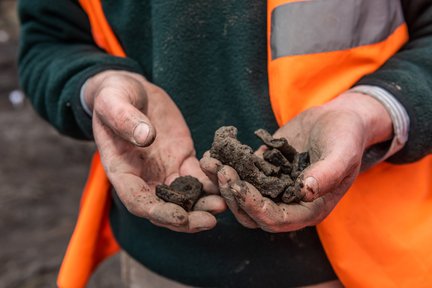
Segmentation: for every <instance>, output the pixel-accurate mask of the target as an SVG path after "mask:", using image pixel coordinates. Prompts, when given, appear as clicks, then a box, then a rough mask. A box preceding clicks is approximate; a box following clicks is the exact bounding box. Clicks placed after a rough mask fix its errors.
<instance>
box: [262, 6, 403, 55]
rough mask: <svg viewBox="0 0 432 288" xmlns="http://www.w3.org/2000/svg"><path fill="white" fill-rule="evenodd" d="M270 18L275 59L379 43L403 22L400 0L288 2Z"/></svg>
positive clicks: (271, 40)
mask: <svg viewBox="0 0 432 288" xmlns="http://www.w3.org/2000/svg"><path fill="white" fill-rule="evenodd" d="M270 20H271V33H270V47H271V55H272V59H273V60H274V59H277V58H280V57H284V56H292V55H301V54H312V53H321V52H327V51H337V50H346V49H350V48H354V47H358V46H363V45H369V44H374V43H378V42H381V41H383V40H385V39H387V37H388V36H389V35H390V34H392V33H393V32H394V31H395V30H396V28H397V27H399V26H400V25H401V24H403V23H404V18H403V15H402V9H400V2H399V1H376V0H364V1H354V0H317V1H301V2H294V3H287V4H284V5H280V6H277V7H276V8H275V9H274V10H273V11H272V14H271V18H270Z"/></svg>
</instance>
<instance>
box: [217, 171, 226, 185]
mask: <svg viewBox="0 0 432 288" xmlns="http://www.w3.org/2000/svg"><path fill="white" fill-rule="evenodd" d="M217 178H218V181H219V185H225V184H227V182H228V180H227V178H226V177H225V175H224V174H223V172H222V171H218V172H217Z"/></svg>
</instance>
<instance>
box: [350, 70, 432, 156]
mask: <svg viewBox="0 0 432 288" xmlns="http://www.w3.org/2000/svg"><path fill="white" fill-rule="evenodd" d="M388 78H389V79H388V80H387V79H386V78H385V77H384V76H382V75H381V77H378V76H374V75H373V74H372V75H368V76H365V77H364V78H363V79H361V80H360V81H359V82H358V83H357V85H372V86H377V87H380V88H382V89H384V90H386V91H388V92H389V93H390V94H391V95H393V97H394V98H395V99H397V100H398V102H399V103H401V105H402V106H403V107H404V108H405V110H406V112H407V114H408V115H409V118H410V126H409V133H408V134H409V135H408V139H409V140H408V141H407V143H406V144H405V146H404V147H403V148H402V149H401V150H400V151H399V152H397V153H396V154H394V155H393V156H391V157H390V158H388V159H387V160H386V161H388V162H391V163H393V164H405V163H411V162H415V161H418V160H419V159H421V158H422V157H424V156H425V155H427V154H428V153H430V152H431V151H430V147H431V146H430V143H431V142H432V134H431V133H430V126H428V125H429V124H430V120H431V119H432V107H431V104H432V101H431V100H430V97H431V96H430V91H427V90H426V89H424V88H423V87H419V86H420V85H417V86H415V85H413V84H411V85H408V84H407V83H406V82H407V81H408V82H410V83H411V82H412V79H410V78H409V76H407V78H408V79H401V81H400V82H401V83H400V84H396V83H395V82H394V81H392V80H391V79H390V77H388ZM402 82H403V83H402ZM428 123H429V124H428Z"/></svg>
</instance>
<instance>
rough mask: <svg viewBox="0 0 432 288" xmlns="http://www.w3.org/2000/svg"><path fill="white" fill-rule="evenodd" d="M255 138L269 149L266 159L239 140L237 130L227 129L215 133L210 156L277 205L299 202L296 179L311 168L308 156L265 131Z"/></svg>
mask: <svg viewBox="0 0 432 288" xmlns="http://www.w3.org/2000/svg"><path fill="white" fill-rule="evenodd" d="M255 135H256V136H257V137H258V138H260V139H261V141H262V142H263V143H264V145H265V146H266V147H267V150H266V151H265V152H264V155H263V158H260V157H258V156H257V155H255V154H254V153H253V150H252V148H251V147H249V146H248V145H245V144H242V143H240V141H239V140H238V139H237V128H235V127H233V126H224V127H221V128H219V129H218V130H216V132H215V137H214V141H213V145H212V147H211V149H210V156H211V157H213V158H216V159H218V160H219V161H221V162H222V163H223V164H224V165H229V166H231V167H233V168H234V169H235V170H236V171H237V173H238V174H239V176H240V178H241V179H242V180H244V181H247V182H249V183H250V184H252V185H254V186H255V187H256V188H257V189H258V190H259V191H260V192H261V194H262V195H264V196H266V197H269V198H271V199H273V200H274V201H275V202H284V203H291V202H293V201H300V200H301V199H299V198H298V197H297V196H296V195H299V193H297V192H299V191H298V190H300V187H299V186H298V185H296V179H297V177H299V176H300V174H301V172H302V171H303V170H304V169H306V167H308V166H309V165H310V159H309V153H308V152H303V153H299V152H297V151H296V149H295V148H294V147H292V146H291V145H289V143H288V141H287V139H285V138H273V136H272V135H271V134H270V133H269V132H267V131H266V130H264V129H259V130H257V131H256V132H255Z"/></svg>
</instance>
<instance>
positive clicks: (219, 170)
mask: <svg viewBox="0 0 432 288" xmlns="http://www.w3.org/2000/svg"><path fill="white" fill-rule="evenodd" d="M392 132H393V127H392V122H391V118H390V115H389V114H388V113H387V111H386V110H385V108H384V107H383V106H382V104H380V103H379V102H378V101H376V100H375V99H373V98H372V97H370V96H366V95H363V94H361V95H360V94H357V93H350V92H347V93H344V94H342V95H340V96H339V97H337V98H336V99H334V100H333V101H331V102H329V103H327V104H325V105H323V106H320V107H316V108H312V109H309V110H307V111H305V112H303V113H301V114H299V115H298V116H297V117H296V118H294V119H293V120H292V121H290V122H288V123H287V124H285V125H284V126H283V127H281V128H280V129H279V130H278V131H277V132H276V133H275V137H276V138H278V137H285V138H286V139H287V140H288V142H289V143H290V144H291V145H292V146H294V147H295V148H296V149H297V150H298V151H300V152H304V151H309V153H310V160H311V165H310V166H309V167H308V168H306V169H305V170H304V171H303V172H302V174H301V175H300V177H298V179H297V181H296V186H297V187H298V191H297V194H298V195H297V196H298V197H299V198H300V199H302V201H300V202H299V203H291V204H284V203H275V202H273V201H272V200H271V199H269V198H266V197H263V196H262V195H261V193H259V191H258V190H257V189H256V188H255V187H254V186H252V185H251V184H249V183H247V182H245V181H241V180H240V178H239V176H238V174H237V172H236V171H235V170H234V169H233V168H232V167H230V166H227V165H222V163H220V162H219V161H218V160H216V159H214V158H211V157H210V155H209V153H206V154H205V155H204V157H203V159H201V161H200V164H201V168H202V169H203V170H204V172H205V173H206V174H207V175H208V176H209V177H210V179H212V180H213V181H214V182H215V183H218V185H219V188H220V191H221V194H222V196H223V197H224V198H225V200H226V202H227V204H228V207H229V208H230V210H231V211H232V212H233V214H234V215H235V217H236V218H237V220H238V221H239V222H240V223H241V224H243V225H244V226H245V227H248V228H261V229H263V230H265V231H268V232H287V231H294V230H298V229H301V228H303V227H306V226H312V225H316V224H318V223H319V222H321V221H322V220H323V219H324V218H325V217H326V216H327V215H328V214H329V213H330V212H331V211H332V209H333V208H334V207H335V206H336V204H337V203H338V202H339V200H340V199H341V198H342V196H343V195H344V194H345V192H346V191H347V190H348V188H349V187H350V186H351V185H352V183H353V181H354V180H355V179H356V177H357V175H358V173H359V170H360V165H361V160H362V156H363V153H364V151H365V149H366V148H367V147H369V146H371V145H373V144H376V143H379V142H383V141H386V140H389V139H390V138H391V136H392ZM263 149H265V148H264V147H261V148H260V149H259V150H258V151H257V152H256V153H257V154H258V155H260V154H262V153H263Z"/></svg>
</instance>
